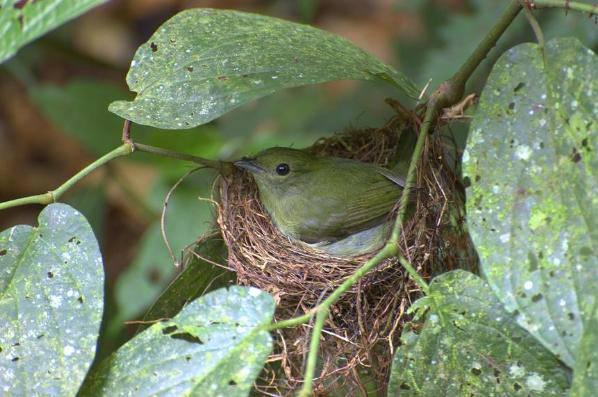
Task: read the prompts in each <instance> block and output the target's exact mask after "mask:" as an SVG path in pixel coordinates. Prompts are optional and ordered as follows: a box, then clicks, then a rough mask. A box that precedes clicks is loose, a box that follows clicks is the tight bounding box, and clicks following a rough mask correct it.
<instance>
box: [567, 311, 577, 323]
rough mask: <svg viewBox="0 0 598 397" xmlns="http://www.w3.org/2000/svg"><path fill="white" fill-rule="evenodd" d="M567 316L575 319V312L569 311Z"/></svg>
mask: <svg viewBox="0 0 598 397" xmlns="http://www.w3.org/2000/svg"><path fill="white" fill-rule="evenodd" d="M567 317H569V320H571V321H573V320H575V314H573V313H571V312H569V313H567Z"/></svg>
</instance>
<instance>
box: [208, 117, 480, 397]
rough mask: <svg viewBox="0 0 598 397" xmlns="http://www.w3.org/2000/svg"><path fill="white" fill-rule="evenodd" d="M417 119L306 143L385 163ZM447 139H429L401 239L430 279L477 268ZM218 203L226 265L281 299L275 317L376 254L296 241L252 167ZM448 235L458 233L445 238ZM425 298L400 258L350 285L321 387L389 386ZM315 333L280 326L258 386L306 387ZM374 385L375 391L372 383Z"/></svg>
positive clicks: (329, 330) (307, 303)
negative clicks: (339, 253) (411, 311)
mask: <svg viewBox="0 0 598 397" xmlns="http://www.w3.org/2000/svg"><path fill="white" fill-rule="evenodd" d="M417 124H418V123H417V118H415V117H413V118H411V120H404V119H401V118H399V117H395V118H393V119H391V120H390V122H389V123H388V124H387V125H385V126H384V127H381V128H369V129H362V130H350V131H346V132H344V133H342V134H338V135H335V136H333V137H331V138H326V139H321V140H319V141H317V142H316V143H315V144H314V145H313V146H312V147H311V148H309V149H308V150H310V151H311V152H313V153H315V154H319V155H331V156H337V157H346V158H353V159H358V160H361V161H364V162H372V163H376V164H380V165H383V166H387V165H389V164H391V163H392V162H393V161H395V160H396V156H397V152H399V151H401V148H403V152H404V149H405V145H411V146H412V144H413V142H414V141H415V139H414V138H415V133H414V131H416V130H417V127H418V125H417ZM446 142H447V141H446V140H442V139H440V138H431V137H430V138H428V140H427V142H426V147H425V149H424V155H423V157H422V161H421V164H420V167H419V171H418V174H417V181H416V189H415V192H414V194H413V197H412V203H411V204H410V205H409V214H410V215H409V216H408V220H407V221H406V223H405V225H404V227H403V232H402V234H401V238H400V241H399V245H400V250H401V252H402V254H403V256H404V257H405V258H407V259H408V260H409V261H410V262H411V263H412V264H413V266H414V267H415V268H416V269H417V270H418V272H419V273H420V274H421V275H422V276H423V277H424V278H425V279H428V278H430V277H431V276H432V275H434V274H436V273H439V272H441V271H446V270H450V269H453V268H456V267H466V268H469V269H475V266H476V264H475V257H473V256H472V255H469V252H468V250H467V247H466V246H467V243H465V244H463V241H462V240H461V239H457V238H456V236H457V234H456V232H455V230H456V229H459V227H458V226H459V222H458V220H457V222H455V219H457V218H458V217H459V216H460V215H456V212H455V208H458V209H460V208H462V196H461V194H460V193H459V192H458V189H457V178H456V177H455V174H454V172H453V171H452V170H454V169H455V167H454V166H452V165H450V166H449V165H448V164H447V162H446V160H445V158H446V157H447V156H446ZM219 200H220V205H219V214H218V223H219V225H220V228H221V231H222V235H223V238H224V240H225V242H226V244H227V246H228V265H229V266H230V267H232V268H233V269H234V270H235V271H236V274H237V281H238V283H239V284H241V285H251V286H255V287H258V288H260V289H262V290H265V291H268V292H269V293H271V294H272V295H273V296H274V297H275V299H276V301H277V312H276V319H277V320H278V319H286V318H290V317H293V316H296V315H300V314H303V313H305V312H306V311H308V310H310V309H311V308H313V307H314V306H316V305H317V304H318V302H319V301H321V300H322V299H323V298H325V297H326V296H327V295H328V294H330V293H331V292H332V291H333V290H334V289H335V288H336V287H337V286H339V285H340V284H341V283H342V282H343V281H344V280H345V279H346V278H347V277H349V276H351V275H352V274H353V273H354V272H355V270H356V269H358V268H359V267H360V266H361V265H363V264H364V263H365V261H366V260H367V259H369V258H370V257H371V256H373V254H370V255H362V256H359V257H352V258H349V259H347V258H338V257H332V256H329V255H327V254H325V253H323V252H321V251H317V250H315V249H313V248H310V247H308V246H306V245H304V244H302V243H300V242H296V241H291V240H289V239H288V238H287V237H285V236H283V235H282V234H281V233H280V232H279V231H278V230H277V229H276V227H274V226H273V224H272V222H271V221H270V218H269V216H268V214H267V213H266V211H265V210H264V208H263V207H262V205H261V203H260V201H259V196H258V190H257V186H256V185H255V183H254V181H253V179H252V177H251V176H250V175H249V174H247V173H246V172H244V171H240V170H239V171H236V172H235V173H234V174H232V175H231V176H229V177H227V178H222V179H221V180H220V184H219ZM455 225H457V226H455ZM447 231H448V233H447ZM447 234H448V235H450V238H449V239H447V238H443V235H444V236H446V235H447ZM451 239H452V240H455V241H453V242H451V241H450V240H451ZM465 240H466V239H465ZM464 265H465V266H464ZM420 295H421V294H420V290H419V289H418V287H417V286H416V285H415V283H414V282H412V281H411V280H410V279H409V277H408V276H407V275H406V273H405V271H404V270H403V268H402V267H401V265H400V264H399V263H398V262H397V260H396V259H388V260H386V261H384V262H383V263H382V264H380V265H379V266H378V267H377V268H376V269H374V270H373V271H371V272H370V273H369V274H367V275H366V276H365V277H364V278H362V279H361V280H360V281H359V282H358V283H357V284H356V285H355V286H353V288H351V289H350V290H349V291H347V292H346V293H345V294H344V295H343V296H342V297H341V298H340V300H339V301H338V302H337V303H336V304H335V305H334V306H333V307H332V309H331V312H330V316H329V318H328V320H327V322H326V324H325V329H324V334H323V339H322V342H321V355H320V358H319V363H320V368H319V374H318V378H317V379H316V383H315V385H316V388H315V390H316V392H318V391H319V392H318V393H319V394H326V393H325V390H326V389H327V388H331V387H334V388H335V389H336V390H339V388H342V390H345V391H346V392H347V394H351V395H353V393H355V394H358V393H359V390H360V389H361V391H362V392H363V391H364V390H365V389H364V388H365V387H366V386H365V385H364V383H367V382H369V383H371V382H372V381H373V382H374V383H375V384H376V387H378V388H380V389H382V388H384V387H385V383H386V380H387V376H388V370H389V367H390V362H391V358H392V354H393V353H394V351H395V350H396V348H397V345H398V341H399V336H400V333H401V329H402V325H403V324H404V323H405V322H407V321H409V316H407V315H406V310H407V308H408V307H409V306H410V304H411V303H412V302H413V301H414V300H415V299H417V298H418V297H419V296H420ZM310 331H311V327H310V325H309V324H306V325H304V326H300V327H297V328H292V329H285V330H281V331H280V332H278V340H277V349H276V350H275V354H273V356H272V357H271V359H270V362H271V363H273V364H272V365H271V366H270V370H269V371H266V372H265V373H263V374H262V375H263V379H262V380H261V381H260V382H259V385H258V389H260V390H262V391H263V392H264V393H266V394H270V395H271V394H275V395H277V394H283V395H284V394H289V393H291V392H292V391H293V390H296V388H297V387H298V386H300V382H301V378H302V370H303V361H304V358H305V354H306V352H307V350H308V345H309V334H310ZM364 372H366V373H367V374H366V375H364ZM282 374H284V375H282ZM367 387H368V389H370V390H371V385H370V386H367Z"/></svg>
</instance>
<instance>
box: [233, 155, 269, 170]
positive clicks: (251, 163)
mask: <svg viewBox="0 0 598 397" xmlns="http://www.w3.org/2000/svg"><path fill="white" fill-rule="evenodd" d="M233 164H234V165H235V166H237V167H239V168H243V169H246V170H247V171H249V172H251V173H260V172H264V171H265V170H264V169H263V168H262V167H260V166H259V165H257V164H256V162H255V160H252V159H249V158H246V157H243V158H242V159H241V160H238V161H235V162H234V163H233Z"/></svg>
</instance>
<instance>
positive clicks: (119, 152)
mask: <svg viewBox="0 0 598 397" xmlns="http://www.w3.org/2000/svg"><path fill="white" fill-rule="evenodd" d="M134 150H135V149H134V147H133V145H131V144H130V143H125V144H123V145H122V146H119V147H117V148H116V149H114V150H112V151H111V152H108V153H106V154H105V155H103V156H102V157H100V158H99V159H97V160H96V161H94V162H93V163H91V164H89V165H88V166H87V167H85V168H83V169H82V170H81V171H79V172H77V173H76V174H75V175H73V176H72V177H71V178H70V179H69V180H67V181H66V182H64V183H63V184H62V185H60V186H59V187H58V188H56V189H55V190H50V191H49V192H47V193H44V194H37V195H35V196H29V197H22V198H18V199H15V200H10V201H5V202H3V203H0V210H3V209H6V208H11V207H16V206H19V205H26V204H42V205H46V204H51V203H55V202H56V201H58V199H59V198H60V197H61V196H62V195H63V194H64V192H66V191H67V190H69V189H70V188H71V187H73V185H74V184H75V183H77V182H79V181H80V180H81V179H83V178H85V177H86V176H87V175H89V174H90V173H92V172H93V171H95V170H96V169H97V168H99V167H101V166H102V165H104V164H106V163H108V162H109V161H112V160H114V159H115V158H117V157H121V156H127V155H129V154H131V153H133V151H134Z"/></svg>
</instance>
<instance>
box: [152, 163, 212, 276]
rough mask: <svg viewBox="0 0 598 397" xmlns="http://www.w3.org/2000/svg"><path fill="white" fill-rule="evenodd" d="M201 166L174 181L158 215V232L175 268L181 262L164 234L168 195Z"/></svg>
mask: <svg viewBox="0 0 598 397" xmlns="http://www.w3.org/2000/svg"><path fill="white" fill-rule="evenodd" d="M202 168H204V166H201V167H197V168H193V169H192V170H189V171H187V172H186V173H185V175H183V176H182V177H180V178H179V180H178V181H176V183H175V184H174V185H172V187H171V188H170V190H169V191H168V193H167V194H166V197H165V198H164V202H163V203H162V215H161V216H160V232H161V234H162V240H163V241H164V244H165V245H166V249H167V250H168V254H169V255H170V259H172V262H173V263H174V267H177V268H178V267H179V266H180V265H181V264H180V262H179V261H178V260H177V258H176V256H175V255H174V251H173V250H172V247H171V246H170V242H169V241H168V236H167V235H166V209H167V208H168V202H169V201H170V197H171V196H172V194H173V193H174V191H175V190H176V188H177V187H179V185H180V184H181V183H183V181H184V180H185V179H186V178H187V177H188V176H189V175H191V174H192V173H194V172H195V171H197V170H200V169H202Z"/></svg>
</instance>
